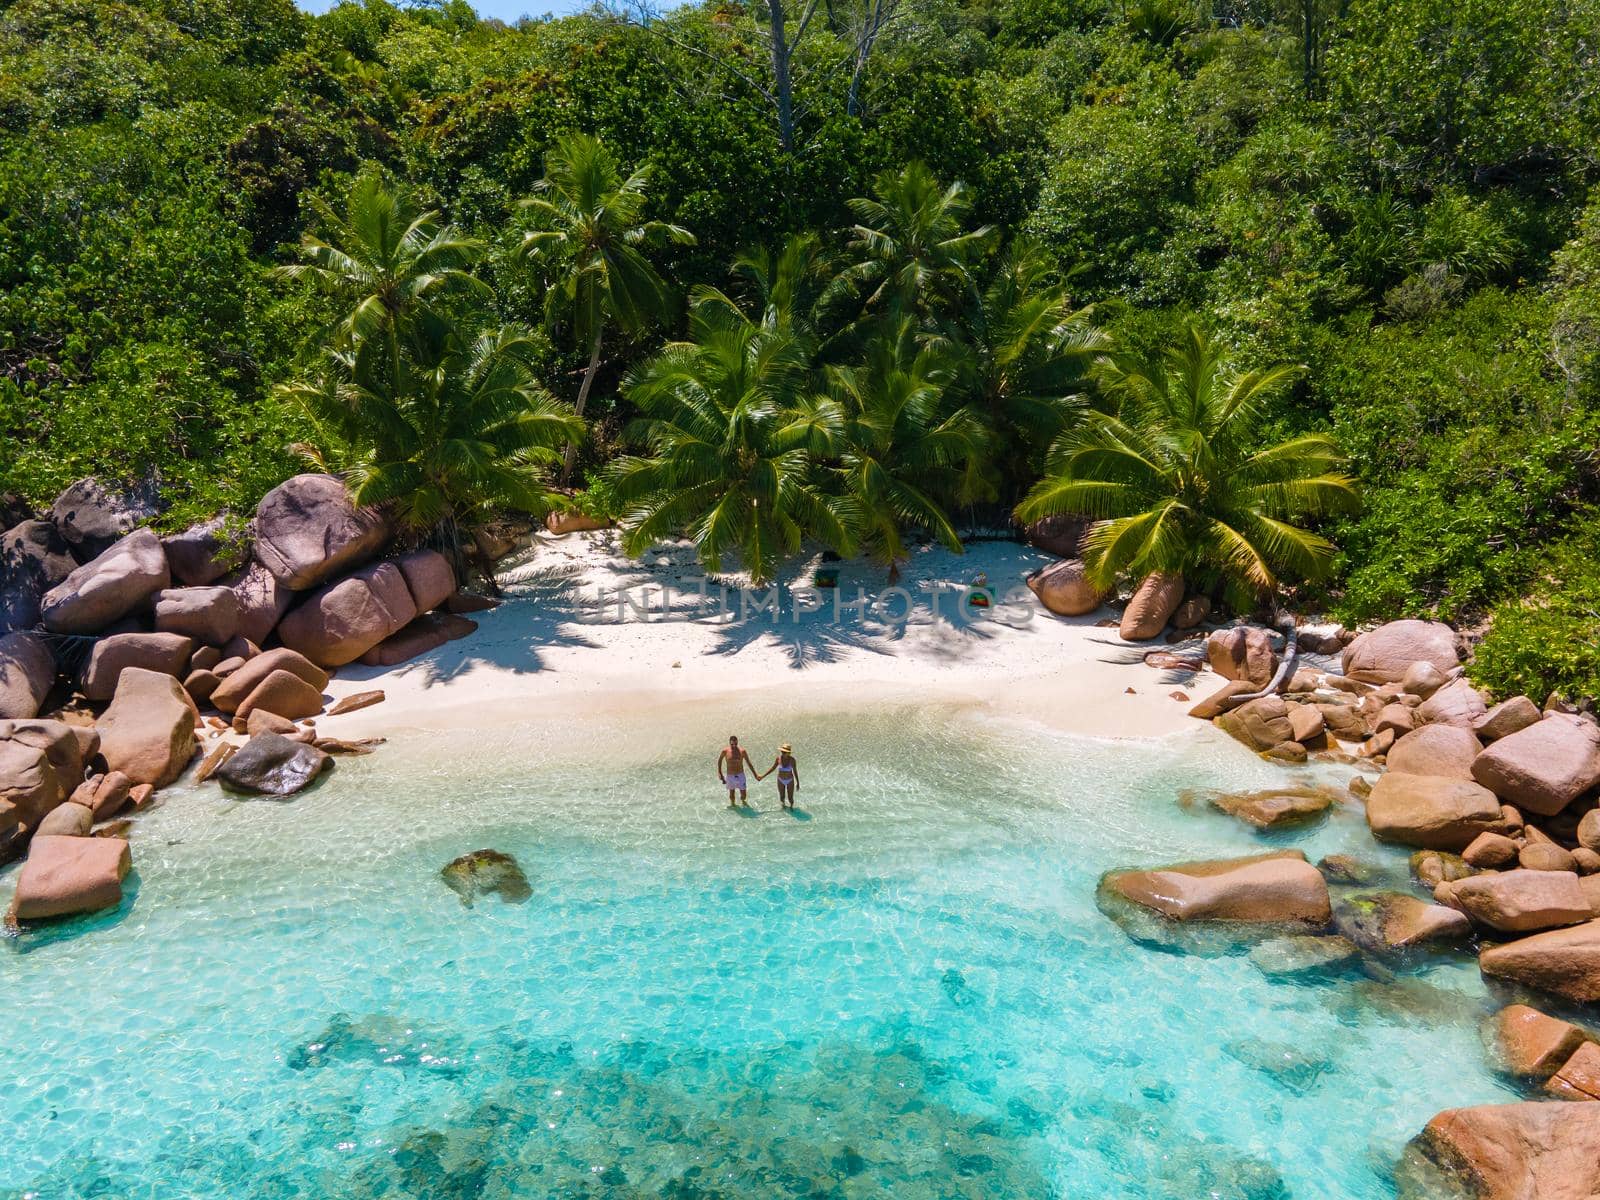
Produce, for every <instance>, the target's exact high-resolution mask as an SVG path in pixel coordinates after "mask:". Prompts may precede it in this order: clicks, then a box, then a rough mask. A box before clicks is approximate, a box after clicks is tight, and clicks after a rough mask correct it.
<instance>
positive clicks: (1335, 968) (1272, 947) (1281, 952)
mask: <svg viewBox="0 0 1600 1200" xmlns="http://www.w3.org/2000/svg"><path fill="white" fill-rule="evenodd" d="M1360 961H1361V951H1360V950H1358V949H1357V948H1356V945H1355V943H1354V942H1352V941H1351V940H1350V939H1349V938H1346V937H1342V936H1340V935H1339V934H1333V935H1331V936H1323V935H1321V934H1298V935H1296V936H1293V937H1278V938H1269V939H1268V940H1267V941H1264V942H1262V943H1261V944H1260V945H1259V946H1257V947H1256V948H1255V949H1253V950H1251V951H1250V963H1251V965H1252V966H1254V967H1255V968H1256V969H1257V970H1258V971H1260V972H1261V973H1262V974H1263V975H1265V976H1266V977H1267V978H1268V979H1272V980H1292V981H1296V982H1299V981H1305V980H1314V979H1322V978H1327V977H1330V976H1334V975H1337V974H1339V973H1340V972H1342V971H1344V970H1345V969H1346V968H1348V967H1351V966H1353V965H1355V964H1356V963H1358V962H1360Z"/></svg>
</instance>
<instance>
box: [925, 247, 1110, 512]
mask: <svg viewBox="0 0 1600 1200" xmlns="http://www.w3.org/2000/svg"><path fill="white" fill-rule="evenodd" d="M1049 272H1050V267H1049V264H1048V263H1047V262H1046V261H1045V259H1044V257H1043V255H1042V254H1041V253H1040V252H1039V250H1038V248H1037V247H1036V246H1034V245H1033V244H1032V243H1031V242H1027V241H1022V240H1019V241H1017V242H1016V243H1014V244H1013V245H1012V246H1011V248H1010V249H1009V250H1008V251H1007V253H1006V254H1005V255H1004V256H1003V257H1002V258H1001V260H1000V262H999V263H998V264H997V265H996V268H995V270H994V273H993V275H992V276H991V277H990V278H989V281H988V283H987V284H986V285H985V287H984V288H983V290H982V291H981V292H979V293H977V294H975V296H974V297H973V300H972V302H971V303H970V304H969V305H968V306H967V309H966V312H965V314H964V318H963V320H962V322H961V326H960V329H959V330H958V331H957V332H956V333H955V334H954V336H955V337H956V338H957V339H959V344H960V345H961V347H962V350H963V354H962V356H961V360H960V361H961V388H962V390H963V392H965V393H966V394H967V395H968V396H969V397H970V399H971V403H972V406H973V407H974V408H975V409H976V410H977V412H978V413H979V414H980V415H981V417H982V419H983V422H984V424H985V425H986V426H987V427H988V429H989V432H990V434H991V437H992V442H993V448H992V450H991V453H990V455H989V460H990V462H991V463H993V464H994V465H995V466H997V467H998V468H999V469H1000V470H1001V471H1002V472H1005V473H1007V474H1008V475H1010V476H1011V479H1009V480H1007V481H1006V482H1007V483H1011V484H1013V485H1015V484H1016V482H1017V481H1018V480H1019V477H1021V476H1022V475H1024V474H1026V475H1027V476H1028V477H1030V478H1031V477H1033V476H1034V475H1036V474H1037V469H1038V465H1039V463H1038V461H1037V458H1036V456H1037V455H1038V452H1039V450H1040V449H1042V448H1043V447H1046V446H1049V445H1050V444H1051V443H1053V442H1054V441H1055V439H1056V438H1057V437H1059V436H1060V435H1061V433H1062V432H1063V431H1064V430H1065V429H1066V428H1067V426H1068V424H1069V423H1070V422H1071V421H1072V420H1074V419H1075V418H1076V417H1077V416H1078V415H1079V414H1080V413H1081V412H1082V411H1083V410H1084V409H1085V408H1086V407H1087V405H1088V400H1087V397H1086V396H1085V394H1084V393H1085V388H1086V387H1087V386H1088V385H1089V383H1090V379H1089V372H1090V368H1091V367H1092V366H1093V365H1094V363H1095V362H1097V361H1098V360H1100V359H1101V358H1103V357H1104V356H1105V354H1106V353H1107V352H1108V350H1109V349H1110V344H1111V339H1110V338H1109V337H1108V336H1107V335H1106V333H1105V332H1104V331H1103V330H1102V329H1101V328H1100V327H1099V326H1098V325H1096V324H1095V323H1094V320H1093V315H1092V311H1091V310H1090V309H1087V308H1080V309H1074V308H1073V307H1072V303H1071V301H1070V299H1069V298H1068V296H1067V292H1066V289H1065V288H1063V287H1060V286H1058V285H1056V284H1052V283H1050V282H1049V281H1048V276H1049ZM1018 490H1020V487H1019V489H1018ZM1015 498H1016V492H1012V493H1011V495H1010V499H1009V500H1008V503H1009V502H1011V501H1014V500H1015Z"/></svg>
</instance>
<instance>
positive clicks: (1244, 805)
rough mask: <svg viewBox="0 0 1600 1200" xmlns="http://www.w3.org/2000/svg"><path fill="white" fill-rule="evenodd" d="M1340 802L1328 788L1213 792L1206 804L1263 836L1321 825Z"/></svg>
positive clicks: (1208, 795) (1207, 798)
mask: <svg viewBox="0 0 1600 1200" xmlns="http://www.w3.org/2000/svg"><path fill="white" fill-rule="evenodd" d="M1337 799H1338V794H1337V793H1336V792H1334V791H1332V790H1331V789H1329V788H1319V787H1287V788H1267V789H1265V790H1263V791H1259V792H1211V793H1209V794H1207V795H1206V801H1207V803H1209V804H1210V805H1211V807H1212V808H1215V809H1217V810H1218V811H1219V812H1224V813H1227V814H1228V815H1229V816H1230V817H1237V818H1238V819H1239V820H1241V821H1243V822H1244V823H1245V824H1246V825H1250V826H1253V827H1254V828H1256V829H1259V830H1262V831H1263V832H1270V831H1275V830H1279V829H1288V828H1291V827H1300V826H1305V825H1311V824H1314V823H1316V822H1318V821H1321V820H1322V819H1323V818H1324V817H1325V816H1327V814H1328V810H1329V809H1330V808H1332V807H1333V805H1334V802H1335V801H1336V800H1337Z"/></svg>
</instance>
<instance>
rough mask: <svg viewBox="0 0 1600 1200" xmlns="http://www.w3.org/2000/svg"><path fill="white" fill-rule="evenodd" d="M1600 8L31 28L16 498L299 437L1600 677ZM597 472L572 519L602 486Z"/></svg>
mask: <svg viewBox="0 0 1600 1200" xmlns="http://www.w3.org/2000/svg"><path fill="white" fill-rule="evenodd" d="M1597 48H1600V0H1562V2H1560V3H1557V2H1555V0H1510V2H1507V3H1499V4H1488V3H1485V2H1484V0H1219V2H1218V3H1216V4H1214V5H1210V6H1197V5H1193V4H1188V3H1182V2H1180V0H1114V2H1112V3H1104V2H1102V0H752V2H751V3H750V4H748V5H742V4H736V3H732V2H731V0H716V2H712V0H706V2H703V3H701V4H698V5H691V6H687V7H683V8H679V9H674V10H671V11H668V12H665V13H651V12H648V11H646V10H644V9H636V10H632V11H622V10H618V11H603V10H600V9H596V10H594V11H592V12H589V13H585V14H581V15H577V16H572V17H567V18H563V19H559V20H539V21H523V22H520V23H518V24H517V25H515V26H508V25H505V24H503V23H500V22H495V21H484V20H480V19H478V17H477V16H476V15H475V14H474V12H473V11H472V10H471V8H470V7H468V6H467V5H466V4H465V3H462V2H461V0H446V2H443V3H437V2H434V3H424V4H418V5H415V6H409V7H396V6H393V5H391V4H389V3H386V2H385V0H365V2H364V3H348V2H347V3H343V4H340V5H339V6H337V7H335V8H333V9H332V10H331V11H330V12H328V13H327V14H325V15H322V16H309V15H306V14H304V13H302V12H300V11H298V10H297V9H296V8H294V7H293V5H292V4H291V3H290V2H289V0H4V2H0V64H3V69H0V427H3V432H4V446H3V451H0V492H3V491H11V492H15V493H17V494H19V495H21V496H22V497H24V498H26V499H27V500H29V501H30V502H33V503H35V504H39V503H48V501H49V500H50V498H51V497H53V496H54V495H55V494H56V493H57V492H58V491H59V490H60V489H61V488H62V487H64V486H65V485H66V484H68V483H70V482H71V481H72V480H74V479H76V478H79V477H81V476H83V475H85V474H91V473H93V474H97V475H99V476H101V477H102V478H103V479H107V480H120V481H123V482H125V483H131V482H133V481H135V480H147V479H150V478H152V477H154V478H157V479H158V480H159V481H160V485H161V488H162V491H163V493H164V496H165V499H166V502H167V504H168V506H169V507H168V508H167V510H166V512H165V514H164V516H163V518H162V519H163V522H164V524H166V525H168V526H173V527H176V526H180V525H183V524H185V523H187V522H188V521H190V520H192V519H194V518H197V517H199V516H202V515H206V514H209V513H212V512H215V511H218V510H220V509H230V510H233V511H236V512H239V511H248V509H249V507H250V506H251V505H252V504H253V503H254V502H255V500H256V499H257V498H258V497H259V496H260V495H261V494H262V493H263V492H264V491H265V490H266V489H268V488H270V487H271V486H273V485H274V484H275V483H277V482H278V481H280V480H281V479H283V478H284V477H286V476H287V475H289V474H292V473H294V472H295V471H297V470H303V469H306V463H307V461H308V460H310V461H312V462H314V463H318V464H321V466H322V467H324V468H325V469H331V470H337V471H340V472H342V473H343V474H344V475H345V476H346V478H347V479H349V480H350V482H351V484H352V486H353V487H354V488H355V489H356V491H357V493H358V495H359V496H360V497H361V498H362V499H364V500H368V501H373V502H377V501H384V502H388V503H391V504H392V505H393V506H394V508H395V511H396V512H397V513H398V514H399V515H400V516H401V517H402V519H403V520H404V521H405V522H406V523H407V524H409V525H410V526H411V527H413V528H414V529H416V530H417V531H418V532H419V533H424V532H425V533H427V534H428V535H429V536H434V535H438V534H441V533H442V534H443V535H444V536H445V537H447V538H450V539H454V542H455V544H457V545H460V544H461V532H462V531H464V530H469V529H470V528H471V527H472V526H473V525H475V524H476V523H478V522H481V521H483V520H485V519H487V518H488V517H490V516H492V515H494V514H497V513H503V512H506V511H508V510H517V511H523V512H528V513H532V514H534V515H539V514H541V513H543V512H545V511H547V510H548V509H549V508H550V507H552V506H567V505H577V506H578V507H580V508H582V509H583V510H585V511H586V512H588V513H590V514H591V515H599V516H606V517H614V518H617V519H619V520H620V522H621V524H622V526H623V530H624V539H625V544H626V545H628V546H629V547H630V548H633V549H638V548H641V547H643V546H644V545H646V544H647V543H648V542H649V541H650V540H651V539H653V538H656V537H659V536H665V535H673V534H688V535H690V536H692V537H694V538H695V540H696V541H697V542H698V543H699V545H700V548H701V552H702V555H703V557H704V559H705V561H706V563H707V565H708V566H709V567H710V568H712V569H730V568H734V567H742V568H745V569H748V570H750V571H751V572H752V573H753V574H754V575H756V576H757V577H762V576H767V575H770V573H771V572H772V570H773V569H774V564H775V563H776V562H777V560H779V559H780V558H781V557H782V556H783V555H785V554H787V553H790V552H792V551H794V550H795V549H796V548H797V547H798V546H800V545H801V544H802V543H807V544H821V545H825V546H829V547H831V548H834V549H836V550H838V551H840V552H842V553H867V554H871V555H873V556H875V557H876V558H877V559H878V560H879V561H881V562H882V563H884V564H885V566H886V567H887V568H888V569H889V570H890V571H891V572H892V571H893V567H894V563H895V561H896V559H897V558H898V557H899V556H900V555H901V553H902V551H903V548H904V547H905V546H906V544H907V543H908V542H909V541H911V540H915V539H922V538H929V537H931V538H935V539H938V540H940V541H943V542H945V543H947V544H951V545H958V544H959V538H960V533H959V530H961V529H967V528H973V527H978V526H985V525H988V526H992V525H995V524H999V523H1004V522H1006V521H1010V520H1013V519H1022V520H1032V519H1036V518H1039V517H1042V516H1047V515H1051V514H1076V515H1079V516H1083V517H1087V518H1093V519H1095V520H1096V521H1098V522H1099V523H1098V524H1097V525H1096V526H1095V527H1094V529H1093V531H1092V532H1091V535H1090V537H1089V539H1088V542H1087V543H1086V546H1085V555H1086V560H1087V562H1088V566H1089V569H1090V571H1091V574H1092V576H1093V578H1094V579H1095V580H1096V581H1098V582H1102V583H1107V584H1109V583H1113V582H1119V581H1120V582H1121V583H1123V584H1124V585H1125V584H1127V583H1128V582H1130V581H1132V580H1134V579H1136V578H1137V576H1138V575H1140V574H1142V573H1143V572H1145V571H1148V570H1154V569H1178V570H1182V571H1184V572H1185V574H1186V576H1187V577H1188V578H1189V580H1190V583H1191V586H1192V587H1198V588H1201V589H1204V590H1207V591H1210V592H1211V593H1212V594H1214V595H1216V596H1217V597H1219V598H1223V599H1227V600H1229V601H1230V602H1231V603H1232V604H1233V605H1234V607H1236V608H1239V609H1246V608H1248V607H1249V606H1251V605H1252V604H1255V603H1258V602H1260V601H1262V600H1263V599H1266V598H1268V597H1270V596H1273V595H1276V594H1277V593H1279V592H1283V591H1287V592H1289V593H1291V594H1292V596H1293V598H1294V600H1295V602H1296V604H1298V605H1300V606H1305V607H1319V608H1323V609H1326V610H1328V611H1331V612H1333V613H1335V614H1336V615H1338V616H1340V617H1341V618H1343V619H1345V620H1347V621H1359V620H1367V619H1376V618H1394V617H1401V616H1424V615H1433V616H1438V617H1441V618H1444V619H1448V620H1452V621H1455V622H1457V623H1459V624H1462V625H1465V626H1467V627H1469V628H1473V629H1476V630H1479V631H1484V632H1485V634H1486V636H1485V640H1484V641H1483V643H1482V645H1481V647H1480V651H1479V655H1478V662H1477V665H1476V667H1475V670H1476V672H1477V674H1478V676H1479V678H1480V680H1481V681H1482V682H1483V683H1485V684H1487V685H1489V686H1491V687H1493V688H1495V689H1498V690H1506V691H1509V690H1525V691H1528V692H1530V693H1531V694H1533V695H1535V696H1542V695H1543V694H1544V693H1545V692H1546V691H1548V690H1550V689H1552V688H1555V689H1559V690H1562V691H1563V692H1565V693H1567V694H1569V695H1587V696H1595V695H1600V616H1597V611H1596V604H1597V603H1600V601H1597V600H1596V599H1595V597H1596V596H1597V595H1600V554H1597V550H1600V523H1597V520H1596V517H1595V515H1594V514H1595V505H1596V501H1597V495H1600V487H1597V483H1600V463H1597V455H1596V445H1597V434H1600V187H1597V185H1600V89H1597V88H1596V87H1595V86H1594V80H1595V79H1596V78H1600V62H1597V54H1600V50H1597ZM568 484H570V485H572V487H573V488H576V489H577V491H576V495H574V494H573V491H572V488H566V487H564V485H568Z"/></svg>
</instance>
